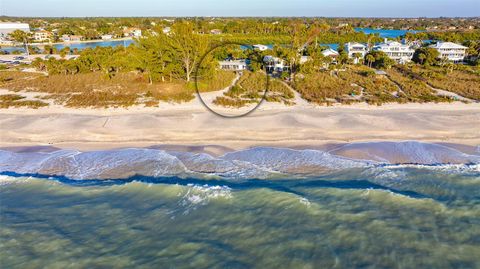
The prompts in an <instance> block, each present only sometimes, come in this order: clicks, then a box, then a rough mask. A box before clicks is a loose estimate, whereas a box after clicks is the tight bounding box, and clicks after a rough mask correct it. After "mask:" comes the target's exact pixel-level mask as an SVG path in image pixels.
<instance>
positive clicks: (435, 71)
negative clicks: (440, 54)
mask: <svg viewBox="0 0 480 269" xmlns="http://www.w3.org/2000/svg"><path fill="white" fill-rule="evenodd" d="M454 67H455V68H454V69H453V70H448V69H447V68H443V67H428V68H426V67H420V66H412V67H411V68H409V69H408V70H409V71H410V72H412V73H414V74H417V75H419V76H420V77H421V78H423V79H424V80H425V81H426V82H427V83H428V84H429V85H431V86H432V87H434V88H437V89H441V90H445V91H450V92H454V93H456V94H459V95H461V96H463V97H466V98H470V99H474V100H480V69H479V68H478V67H466V66H454Z"/></svg>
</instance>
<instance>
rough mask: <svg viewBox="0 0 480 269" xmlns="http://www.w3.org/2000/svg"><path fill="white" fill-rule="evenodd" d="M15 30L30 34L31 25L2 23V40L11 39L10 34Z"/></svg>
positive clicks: (0, 36) (0, 32) (0, 26)
mask: <svg viewBox="0 0 480 269" xmlns="http://www.w3.org/2000/svg"><path fill="white" fill-rule="evenodd" d="M15 30H20V31H24V32H26V33H30V25H29V24H28V23H18V22H0V38H1V39H8V38H9V37H10V34H11V33H13V32H14V31H15Z"/></svg>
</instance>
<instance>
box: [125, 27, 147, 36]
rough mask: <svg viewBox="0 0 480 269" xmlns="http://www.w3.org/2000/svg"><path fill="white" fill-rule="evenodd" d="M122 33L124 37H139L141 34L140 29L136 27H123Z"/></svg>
mask: <svg viewBox="0 0 480 269" xmlns="http://www.w3.org/2000/svg"><path fill="white" fill-rule="evenodd" d="M123 35H124V36H125V37H141V36H142V30H141V29H138V28H132V27H130V28H125V29H123Z"/></svg>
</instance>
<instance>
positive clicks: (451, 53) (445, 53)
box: [430, 42, 468, 63]
mask: <svg viewBox="0 0 480 269" xmlns="http://www.w3.org/2000/svg"><path fill="white" fill-rule="evenodd" d="M430 48H434V49H436V50H437V51H438V53H440V58H442V59H446V60H448V61H451V62H454V63H458V62H462V61H463V60H464V59H465V56H466V54H467V49H468V48H467V47H465V46H462V45H459V44H456V43H452V42H437V44H434V45H430Z"/></svg>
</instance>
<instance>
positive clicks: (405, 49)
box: [373, 39, 415, 64]
mask: <svg viewBox="0 0 480 269" xmlns="http://www.w3.org/2000/svg"><path fill="white" fill-rule="evenodd" d="M373 50H376V51H383V52H385V54H387V55H388V57H389V58H391V59H392V60H395V61H396V62H397V63H400V64H405V63H408V62H410V61H411V60H412V57H413V54H414V53H415V50H414V49H413V48H412V47H411V46H410V45H405V44H402V43H400V42H397V41H388V40H386V39H385V42H384V43H381V44H378V45H376V46H374V47H373Z"/></svg>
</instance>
